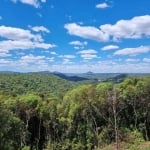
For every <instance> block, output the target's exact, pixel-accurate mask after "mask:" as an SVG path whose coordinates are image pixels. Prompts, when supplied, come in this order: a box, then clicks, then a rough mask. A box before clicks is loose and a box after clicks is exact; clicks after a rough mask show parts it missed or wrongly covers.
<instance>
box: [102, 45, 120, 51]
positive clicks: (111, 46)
mask: <svg viewBox="0 0 150 150" xmlns="http://www.w3.org/2000/svg"><path fill="white" fill-rule="evenodd" d="M118 48H119V46H117V45H107V46H104V47H103V48H102V50H103V51H107V50H114V49H118Z"/></svg>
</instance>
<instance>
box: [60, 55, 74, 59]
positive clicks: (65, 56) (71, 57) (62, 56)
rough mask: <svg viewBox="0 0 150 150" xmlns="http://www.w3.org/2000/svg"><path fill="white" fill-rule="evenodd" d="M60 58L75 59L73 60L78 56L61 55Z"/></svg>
mask: <svg viewBox="0 0 150 150" xmlns="http://www.w3.org/2000/svg"><path fill="white" fill-rule="evenodd" d="M59 57H60V58H64V59H73V58H75V57H76V56H75V55H60V56H59Z"/></svg>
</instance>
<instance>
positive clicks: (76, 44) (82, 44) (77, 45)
mask: <svg viewBox="0 0 150 150" xmlns="http://www.w3.org/2000/svg"><path fill="white" fill-rule="evenodd" d="M69 44H70V45H74V49H84V47H85V46H86V45H87V44H88V43H87V41H84V42H81V41H72V42H70V43H69Z"/></svg>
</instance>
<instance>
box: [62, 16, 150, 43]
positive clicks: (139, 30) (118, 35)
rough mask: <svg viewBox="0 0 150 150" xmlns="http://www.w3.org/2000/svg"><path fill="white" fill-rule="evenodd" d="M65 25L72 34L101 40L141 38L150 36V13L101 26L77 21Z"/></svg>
mask: <svg viewBox="0 0 150 150" xmlns="http://www.w3.org/2000/svg"><path fill="white" fill-rule="evenodd" d="M64 27H65V29H67V30H68V33H69V34H70V35H75V36H79V37H82V38H85V39H91V40H95V41H99V42H100V41H102V42H105V41H109V40H113V41H118V40H121V39H139V38H143V37H150V15H145V16H136V17H134V18H132V19H129V20H119V21H117V22H116V23H115V24H114V25H112V24H104V25H101V26H100V27H99V28H96V27H93V26H81V25H78V24H76V23H68V24H65V26H64Z"/></svg>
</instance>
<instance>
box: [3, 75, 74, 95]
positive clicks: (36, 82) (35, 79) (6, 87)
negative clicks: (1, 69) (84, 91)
mask: <svg viewBox="0 0 150 150" xmlns="http://www.w3.org/2000/svg"><path fill="white" fill-rule="evenodd" d="M72 88H73V84H72V82H69V81H67V80H64V79H62V78H59V77H57V76H55V75H52V74H40V73H29V74H19V73H10V74H8V73H1V74H0V91H1V92H4V93H9V94H12V95H16V94H17V95H18V94H25V93H29V92H30V93H31V92H33V93H44V94H48V95H54V96H62V95H63V94H64V93H66V92H67V91H68V90H70V89H72Z"/></svg>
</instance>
